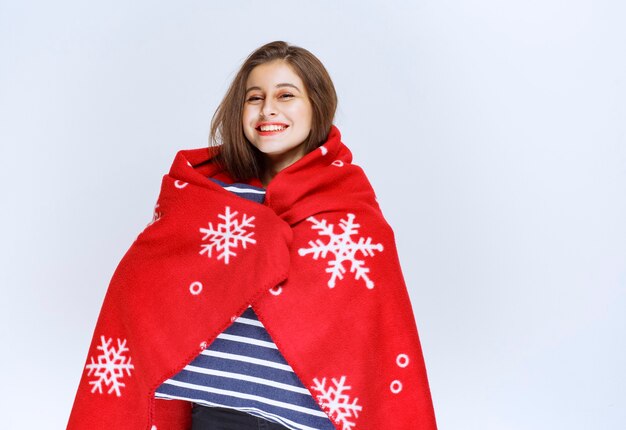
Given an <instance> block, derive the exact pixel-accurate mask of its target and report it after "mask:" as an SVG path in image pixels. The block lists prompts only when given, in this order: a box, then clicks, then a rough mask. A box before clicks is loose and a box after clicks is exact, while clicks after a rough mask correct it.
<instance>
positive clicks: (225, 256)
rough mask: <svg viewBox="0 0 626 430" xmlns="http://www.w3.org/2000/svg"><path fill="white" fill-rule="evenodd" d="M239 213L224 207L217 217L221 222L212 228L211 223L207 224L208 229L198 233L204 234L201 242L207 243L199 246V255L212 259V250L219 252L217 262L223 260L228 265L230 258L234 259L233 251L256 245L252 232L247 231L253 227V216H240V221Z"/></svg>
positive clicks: (234, 253) (202, 229)
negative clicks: (239, 247)
mask: <svg viewBox="0 0 626 430" xmlns="http://www.w3.org/2000/svg"><path fill="white" fill-rule="evenodd" d="M237 215H239V212H237V211H231V209H230V206H226V209H225V210H224V213H223V214H219V215H218V217H219V218H221V219H222V220H223V222H221V223H218V224H217V225H216V226H215V227H213V223H212V222H210V223H209V228H201V229H200V232H201V233H204V237H202V240H204V241H208V243H203V244H202V245H201V249H200V254H207V256H208V257H212V254H213V250H216V251H218V252H219V255H218V256H217V259H218V260H224V263H226V264H228V262H229V261H230V257H235V256H236V255H237V253H236V252H235V251H233V249H234V248H237V247H238V246H239V245H241V246H242V247H243V248H244V249H246V245H247V244H249V243H250V244H253V243H256V240H255V239H252V236H254V232H253V231H248V229H250V228H252V227H254V224H253V223H252V222H253V221H254V217H253V216H248V215H246V214H243V215H242V218H241V219H238V218H237Z"/></svg>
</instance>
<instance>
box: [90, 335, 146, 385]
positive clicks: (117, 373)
mask: <svg viewBox="0 0 626 430" xmlns="http://www.w3.org/2000/svg"><path fill="white" fill-rule="evenodd" d="M111 342H113V339H112V338H110V339H109V340H106V338H105V337H104V336H100V346H98V347H97V349H98V350H100V351H102V354H100V355H98V356H97V361H96V360H94V357H91V363H89V364H87V366H85V368H86V369H87V370H89V372H88V373H87V376H91V375H92V373H93V376H95V377H96V378H97V379H94V380H93V381H89V385H92V386H93V388H92V389H91V392H92V393H95V392H96V391H97V392H99V393H100V394H102V386H103V385H105V386H106V387H109V391H108V392H107V394H111V393H113V392H115V394H116V395H117V397H120V396H121V395H122V393H121V392H120V388H122V387H124V386H126V384H124V383H123V382H121V381H120V380H121V379H122V378H123V377H124V371H126V374H127V375H128V376H130V370H131V369H134V368H135V366H133V365H132V364H131V362H130V361H131V358H130V357H126V356H125V354H124V353H126V352H128V348H126V339H124V340H122V339H117V349H116V348H114V347H111Z"/></svg>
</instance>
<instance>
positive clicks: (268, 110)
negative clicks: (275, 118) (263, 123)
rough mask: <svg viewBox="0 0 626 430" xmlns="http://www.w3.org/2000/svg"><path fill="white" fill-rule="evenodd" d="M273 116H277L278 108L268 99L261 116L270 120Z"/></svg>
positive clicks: (264, 103)
mask: <svg viewBox="0 0 626 430" xmlns="http://www.w3.org/2000/svg"><path fill="white" fill-rule="evenodd" d="M272 115H276V108H275V106H274V105H273V104H272V101H271V100H270V98H269V97H268V98H266V99H265V101H264V102H263V106H261V116H262V117H264V118H268V117H270V116H272Z"/></svg>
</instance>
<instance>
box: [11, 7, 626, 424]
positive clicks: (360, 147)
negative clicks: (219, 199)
mask: <svg viewBox="0 0 626 430" xmlns="http://www.w3.org/2000/svg"><path fill="white" fill-rule="evenodd" d="M624 22H626V7H625V6H624V2H621V1H617V0H615V1H607V0H594V1H591V0H584V1H582V0H580V1H576V0H573V1H568V2H566V1H557V0H542V1H533V0H531V1H507V2H502V1H496V0H483V1H479V0H475V1H469V0H468V1H441V0H439V1H432V0H428V1H413V2H409V1H395V2H385V4H383V2H382V1H381V2H376V3H374V2H370V3H367V2H363V1H336V0H333V1H314V2H310V1H294V0H290V1H282V0H275V1H272V2H257V1H233V2H219V3H218V2H212V1H177V2H173V1H172V2H169V3H165V2H159V1H145V0H144V1H134V2H122V1H117V0H116V1H108V2H83V1H68V0H59V1H55V2H50V1H28V0H26V1H24V0H21V1H9V0H0V143H1V152H0V163H1V164H0V192H1V194H0V196H1V205H2V206H1V208H2V212H1V213H0V221H1V224H0V225H1V231H0V234H1V236H0V237H1V241H2V255H1V257H2V270H1V271H0V276H1V278H0V287H1V288H2V296H1V297H2V299H1V302H0V334H1V336H2V337H1V348H2V354H0V362H1V366H2V367H1V369H2V372H3V376H2V390H0V411H1V417H2V418H1V421H2V428H3V429H4V428H6V429H32V428H46V429H61V428H64V427H65V425H66V422H67V417H68V415H69V411H70V408H71V405H72V401H73V398H74V393H75V390H76V387H77V384H78V381H79V378H80V375H81V372H82V368H83V365H84V361H85V359H86V354H87V349H88V346H89V342H90V339H91V335H92V331H93V328H94V324H95V321H96V317H97V314H98V311H99V308H100V305H101V302H102V299H103V297H104V293H105V291H106V287H107V285H108V282H109V280H110V277H111V275H112V273H113V271H114V269H115V267H116V266H117V263H118V261H119V259H120V258H121V257H122V255H123V254H124V252H125V251H126V249H127V248H128V246H129V245H130V243H131V242H132V241H133V240H134V238H135V236H136V235H137V234H138V233H139V232H140V231H141V230H142V229H143V227H144V226H145V225H146V224H147V223H148V222H149V221H150V220H151V219H152V209H153V205H154V203H155V200H156V197H157V194H158V188H159V185H160V180H161V176H162V175H163V174H164V173H165V172H166V171H167V170H168V168H169V166H170V163H171V161H172V158H173V156H174V154H175V152H176V151H177V150H178V149H182V148H195V147H201V146H204V145H206V142H207V135H208V129H209V121H210V117H211V115H212V114H213V112H214V110H215V108H216V107H217V104H218V103H219V101H220V100H221V98H222V96H223V94H224V92H225V90H226V88H227V86H228V84H229V83H230V80H231V79H232V78H233V77H234V74H235V72H236V71H237V69H238V67H239V65H240V64H241V62H242V61H243V60H244V58H245V57H246V56H247V55H248V54H249V53H250V52H251V51H253V50H254V49H255V48H257V47H259V46H261V45H262V44H264V43H266V42H269V41H272V40H277V39H279V40H286V41H288V42H291V43H293V44H296V45H299V46H302V47H305V48H307V49H309V50H310V51H311V52H313V53H314V54H315V55H317V56H318V57H319V58H320V59H321V60H322V62H323V63H324V64H325V65H326V67H327V68H328V70H329V72H330V74H331V76H332V78H333V80H334V83H335V85H336V88H337V92H338V94H339V98H340V105H339V110H338V113H337V117H336V124H337V126H338V127H339V129H340V130H341V132H342V135H343V140H344V142H345V143H346V144H347V145H348V146H349V147H350V148H351V149H352V151H353V153H354V156H355V161H356V162H357V163H358V164H360V165H361V166H363V167H364V169H365V171H366V172H367V174H368V175H369V177H370V180H371V182H372V184H373V185H374V188H375V189H376V191H377V194H378V196H379V201H380V203H381V205H382V208H383V211H384V213H385V216H386V217H387V219H388V221H389V222H390V224H391V225H392V226H393V228H394V230H395V232H396V236H397V241H398V247H399V253H400V258H401V262H402V264H403V269H404V272H405V277H406V281H407V284H408V286H409V289H410V293H411V298H412V301H413V306H414V310H415V315H416V320H417V323H418V327H419V330H420V334H421V338H422V344H423V348H424V354H425V358H426V362H427V367H428V371H429V378H430V383H431V390H432V394H433V399H434V403H435V410H436V414H437V418H438V423H439V427H440V428H441V429H460V430H473V429H476V430H478V429H480V430H490V429H494V430H508V429H512V430H517V429H520V430H521V429H532V430H537V429H551V430H552V429H568V430H576V429H623V428H626V370H625V369H624V365H625V364H626V330H625V329H626V222H625V220H626V198H625V197H626V125H625V124H626V123H625V119H626V107H625V106H626V102H625V100H626V83H625V77H626V55H625V54H624V52H625V49H626V48H625V47H626V30H625V28H626V27H625V26H624ZM35 411H36V413H35ZM390 428H392V426H391V427H390Z"/></svg>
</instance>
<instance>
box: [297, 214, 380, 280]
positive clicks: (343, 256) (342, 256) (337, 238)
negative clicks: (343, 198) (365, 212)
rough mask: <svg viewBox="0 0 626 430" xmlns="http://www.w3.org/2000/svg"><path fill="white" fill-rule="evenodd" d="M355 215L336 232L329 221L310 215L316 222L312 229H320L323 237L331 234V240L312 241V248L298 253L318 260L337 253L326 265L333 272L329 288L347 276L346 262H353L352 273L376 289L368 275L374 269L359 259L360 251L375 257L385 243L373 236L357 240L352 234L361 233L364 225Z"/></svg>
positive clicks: (299, 250) (349, 217) (344, 220)
mask: <svg viewBox="0 0 626 430" xmlns="http://www.w3.org/2000/svg"><path fill="white" fill-rule="evenodd" d="M354 218H355V216H354V214H350V213H349V214H347V218H345V219H342V220H340V221H339V227H340V228H341V230H342V232H340V233H335V226H334V225H333V224H328V223H327V222H326V220H324V219H323V220H321V221H319V220H317V219H316V218H315V217H309V218H307V220H308V221H310V222H311V223H313V226H312V227H311V228H312V229H313V230H318V234H319V235H320V236H327V237H328V242H327V243H324V242H322V240H320V239H316V240H315V241H312V240H310V241H309V247H308V248H300V249H298V254H300V255H301V256H305V255H308V254H312V256H313V259H314V260H317V259H318V258H319V257H321V258H326V256H327V255H328V253H329V252H330V253H332V254H333V255H334V257H335V258H334V259H333V260H329V261H328V267H327V268H326V272H327V273H330V279H329V280H328V287H329V288H334V287H335V284H336V281H337V279H343V274H344V273H346V268H345V267H344V265H343V263H344V262H345V261H349V262H350V273H354V279H356V280H357V281H358V280H359V279H363V280H364V281H365V285H366V286H367V288H370V289H371V288H374V282H372V280H371V279H370V278H369V276H368V275H367V274H368V273H369V271H370V269H369V268H368V267H366V266H365V262H364V261H363V260H359V259H357V253H358V252H360V253H361V254H362V255H363V257H372V256H373V255H374V251H382V250H383V245H382V244H381V243H372V238H371V237H368V238H367V239H366V238H363V237H359V238H358V241H357V242H355V241H354V240H353V238H352V236H354V235H355V234H358V232H359V231H358V229H359V227H361V225H360V224H357V223H355V222H354Z"/></svg>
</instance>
